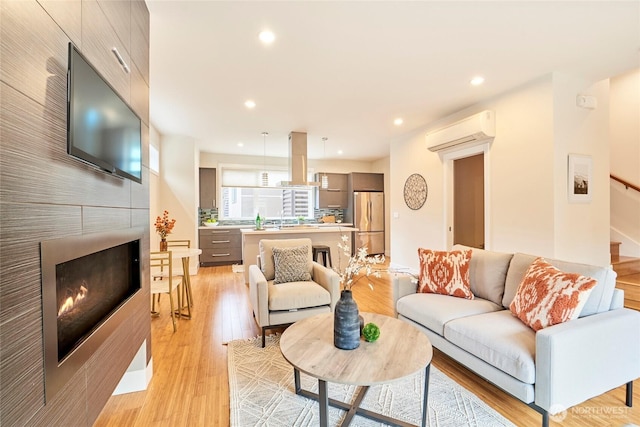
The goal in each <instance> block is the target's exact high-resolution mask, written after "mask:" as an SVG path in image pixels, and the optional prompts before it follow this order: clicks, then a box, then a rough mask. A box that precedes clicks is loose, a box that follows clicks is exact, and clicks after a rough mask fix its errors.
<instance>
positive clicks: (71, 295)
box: [40, 228, 143, 400]
mask: <svg viewBox="0 0 640 427" xmlns="http://www.w3.org/2000/svg"><path fill="white" fill-rule="evenodd" d="M142 236H143V230H142V229H141V228H134V229H127V230H116V231H112V232H108V233H95V234H87V235H82V236H72V237H67V238H63V239H56V240H47V241H44V242H41V245H40V255H41V264H42V312H43V319H42V323H43V331H44V359H45V394H46V398H47V400H49V399H51V398H52V397H53V396H54V395H55V394H56V393H57V392H58V391H59V390H60V389H61V388H62V387H63V386H64V384H65V383H66V382H67V381H68V380H69V379H70V378H71V377H72V376H73V375H74V374H75V373H76V372H77V371H78V370H79V369H80V368H81V367H82V366H83V365H84V363H85V362H86V361H87V360H88V359H89V358H90V357H91V355H92V354H93V353H94V352H95V350H96V349H97V348H98V347H99V346H100V345H101V344H102V343H103V342H104V341H105V340H106V339H107V338H108V337H109V335H110V334H111V333H112V332H113V331H114V330H115V329H116V328H117V327H118V326H119V325H121V324H122V323H123V322H125V321H126V320H127V319H128V318H130V311H131V310H132V308H131V307H132V306H133V304H130V302H131V301H132V300H133V299H134V298H138V297H142V296H141V294H142V292H140V290H141V283H142V282H141V278H142V266H141V251H140V247H141V241H142Z"/></svg>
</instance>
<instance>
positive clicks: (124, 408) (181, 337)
mask: <svg viewBox="0 0 640 427" xmlns="http://www.w3.org/2000/svg"><path fill="white" fill-rule="evenodd" d="M365 280H366V279H363V280H362V281H361V283H358V284H357V285H356V286H355V287H354V297H355V299H356V301H357V302H358V306H359V308H360V310H361V311H368V312H375V313H380V314H386V315H390V316H392V315H393V307H392V303H391V285H390V276H389V275H388V274H387V275H383V278H382V279H372V282H374V290H373V291H372V290H370V289H369V287H368V286H367V285H366V283H364V282H365ZM192 284H193V285H192V286H193V292H194V301H195V307H194V310H193V319H192V320H184V319H183V320H180V321H179V322H178V331H177V332H176V333H173V332H172V327H171V320H170V318H169V316H168V314H163V315H161V316H160V317H158V318H153V319H152V322H151V328H152V352H153V371H154V375H153V379H152V381H151V383H150V385H149V388H148V390H146V391H143V392H138V393H130V394H126V395H121V396H113V397H112V398H111V399H110V400H109V402H108V404H107V406H106V407H105V408H104V410H103V411H102V413H101V415H100V417H99V418H98V420H97V421H96V423H95V424H94V426H98V427H107V426H113V427H116V426H117V427H123V426H127V427H129V426H131V427H146V426H171V427H180V426H190V427H194V426H227V425H229V385H228V375H227V347H226V346H225V345H224V344H225V343H227V342H229V341H231V340H235V339H242V338H250V337H254V336H257V335H259V333H260V331H259V329H258V327H257V326H256V325H255V322H254V320H253V317H252V315H251V308H250V305H249V298H248V287H247V286H246V285H245V284H244V276H243V275H242V274H241V273H233V272H232V270H231V267H230V266H229V267H207V268H201V269H200V271H199V273H198V275H197V276H196V277H193V279H192ZM162 303H163V304H164V306H163V307H162V309H163V313H167V311H168V299H167V298H164V299H163V301H162ZM433 364H434V365H435V366H436V367H437V368H438V369H440V370H441V371H443V372H445V373H446V374H447V375H449V376H450V377H451V378H453V379H454V380H456V381H457V382H458V383H459V384H461V385H463V386H464V387H466V388H467V389H469V390H471V391H472V392H473V393H475V394H476V395H477V396H478V397H480V398H481V399H482V400H484V401H485V402H487V403H488V404H489V405H490V406H491V407H493V408H494V409H496V410H497V411H498V412H500V413H501V414H502V415H504V416H505V417H506V418H508V419H510V420H511V421H512V422H513V423H515V424H516V425H518V426H539V425H540V421H541V416H540V415H539V414H538V413H537V412H536V411H534V410H533V409H531V408H529V407H528V406H527V405H525V404H523V403H522V402H520V401H519V400H517V399H514V398H513V397H511V396H509V395H508V394H506V393H504V392H502V391H501V390H499V389H498V388H496V387H494V386H493V385H491V384H490V383H488V382H487V381H485V380H483V379H482V378H480V377H478V376H477V375H475V374H473V373H472V372H470V371H469V370H467V369H465V368H464V367H462V366H460V365H459V364H457V363H456V362H455V361H453V360H452V359H450V358H448V357H447V356H445V355H444V354H442V353H440V352H438V351H435V355H434V360H433ZM588 374H589V373H588V372H586V373H585V375H588ZM624 397H625V389H624V387H620V388H618V389H616V390H613V391H611V392H609V393H607V394H605V395H602V396H599V397H597V398H594V399H591V400H589V401H587V402H585V403H584V404H582V405H580V406H578V407H574V408H571V409H570V410H569V412H568V413H567V416H566V418H565V419H564V420H563V421H561V422H556V421H553V420H552V421H551V425H552V426H562V427H574V426H575V427H578V426H594V427H596V426H598V427H600V426H625V425H630V424H637V425H640V381H635V384H634V401H635V403H636V405H635V407H634V408H627V407H626V406H625V405H624Z"/></svg>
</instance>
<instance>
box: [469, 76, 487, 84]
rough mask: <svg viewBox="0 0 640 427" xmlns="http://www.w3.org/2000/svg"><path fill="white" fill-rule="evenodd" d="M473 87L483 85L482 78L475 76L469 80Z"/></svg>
mask: <svg viewBox="0 0 640 427" xmlns="http://www.w3.org/2000/svg"><path fill="white" fill-rule="evenodd" d="M470 83H471V84H472V85H473V86H480V85H481V84H482V83H484V77H482V76H476V77H474V78H472V79H471V82H470Z"/></svg>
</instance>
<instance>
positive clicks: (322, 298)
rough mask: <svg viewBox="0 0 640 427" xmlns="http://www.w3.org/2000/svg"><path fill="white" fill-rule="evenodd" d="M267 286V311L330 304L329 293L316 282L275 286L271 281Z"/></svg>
mask: <svg viewBox="0 0 640 427" xmlns="http://www.w3.org/2000/svg"><path fill="white" fill-rule="evenodd" d="M267 286H268V287H269V291H268V294H269V311H276V310H296V309H301V308H309V307H318V306H321V305H329V304H330V303H331V294H329V291H327V290H326V289H325V288H323V287H322V286H320V285H318V284H317V283H316V282H288V283H281V284H279V285H276V284H275V283H274V282H273V280H272V281H269V282H268V283H267Z"/></svg>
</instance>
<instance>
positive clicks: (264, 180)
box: [260, 132, 269, 187]
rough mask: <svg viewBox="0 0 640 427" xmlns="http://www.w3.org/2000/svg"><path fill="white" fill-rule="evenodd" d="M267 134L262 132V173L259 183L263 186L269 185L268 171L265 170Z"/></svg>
mask: <svg viewBox="0 0 640 427" xmlns="http://www.w3.org/2000/svg"><path fill="white" fill-rule="evenodd" d="M267 135H269V132H262V145H263V156H262V168H263V169H262V174H261V178H260V185H262V186H263V187H268V186H269V173H268V172H267Z"/></svg>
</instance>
